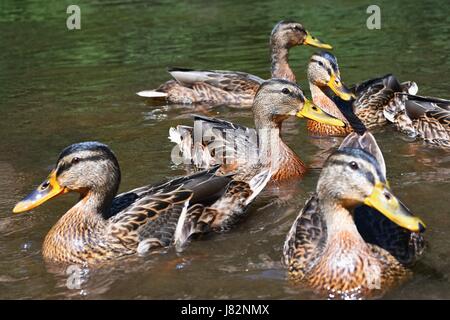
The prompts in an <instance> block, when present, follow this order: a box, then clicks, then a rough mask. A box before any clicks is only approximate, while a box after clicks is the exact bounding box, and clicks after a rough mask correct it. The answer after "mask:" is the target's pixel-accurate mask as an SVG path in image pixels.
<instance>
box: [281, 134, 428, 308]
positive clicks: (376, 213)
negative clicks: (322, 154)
mask: <svg viewBox="0 0 450 320" xmlns="http://www.w3.org/2000/svg"><path fill="white" fill-rule="evenodd" d="M424 230H425V224H424V223H423V222H422V220H420V219H419V218H418V217H415V216H413V215H412V214H411V212H410V211H409V209H408V208H406V207H405V206H404V205H403V204H402V203H401V202H400V201H399V200H398V199H397V197H396V196H395V195H394V194H393V193H392V191H391V190H390V188H389V186H388V182H387V180H386V168H385V165H384V159H383V155H382V153H381V151H380V149H379V148H378V146H377V144H376V141H375V139H374V138H373V136H372V135H371V134H370V133H369V132H365V133H364V134H362V135H358V134H357V133H351V134H350V135H349V136H347V137H346V138H345V139H344V141H343V142H342V144H341V146H340V147H339V149H338V150H337V151H336V152H334V153H333V154H332V155H331V156H330V157H329V158H328V160H327V161H326V163H325V165H324V168H323V170H322V172H321V174H320V176H319V180H318V182H317V188H316V191H315V192H314V194H313V195H312V196H311V197H310V198H309V199H308V200H307V202H306V204H305V206H304V208H303V209H302V210H301V211H300V213H299V215H298V217H297V218H296V220H295V222H294V224H293V225H292V227H291V229H290V231H289V233H288V235H287V238H286V241H285V244H284V247H283V256H284V263H285V264H286V266H287V268H288V273H289V278H290V279H291V280H292V281H293V282H294V283H296V284H299V285H304V286H307V287H310V288H312V289H314V290H316V291H317V292H318V293H320V294H325V295H327V297H328V298H337V299H359V298H368V297H374V296H378V295H381V294H383V293H384V292H385V291H386V290H388V289H389V288H392V287H393V286H394V285H396V284H398V283H400V282H401V281H403V280H405V279H406V278H407V277H408V276H409V275H410V274H411V270H410V267H411V266H412V265H413V264H414V263H415V262H416V260H417V259H418V258H419V257H420V256H421V255H422V253H423V251H424V239H423V236H422V234H421V233H422V232H423V231H424Z"/></svg>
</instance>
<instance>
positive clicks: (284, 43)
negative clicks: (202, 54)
mask: <svg viewBox="0 0 450 320" xmlns="http://www.w3.org/2000/svg"><path fill="white" fill-rule="evenodd" d="M299 45H309V46H313V47H318V48H324V49H331V48H332V47H331V46H330V45H328V44H325V43H322V42H321V41H320V40H318V39H317V38H315V37H313V36H312V35H311V34H310V33H309V32H308V31H306V30H305V28H304V27H303V25H302V24H301V23H298V22H295V21H290V20H289V21H280V22H278V23H277V24H276V25H275V27H274V28H273V30H272V33H271V35H270V51H271V62H272V63H271V78H281V79H286V80H289V81H292V82H296V78H295V74H294V73H293V71H292V70H291V68H290V66H289V61H288V58H289V49H291V48H292V47H294V46H299ZM168 72H169V73H170V75H171V76H172V77H173V79H172V80H169V81H167V82H166V83H164V84H162V85H161V86H160V87H159V88H157V89H156V90H146V91H141V92H138V93H137V94H138V95H139V96H142V97H148V98H165V99H166V100H167V101H168V102H171V103H179V104H193V103H207V104H216V105H217V104H228V105H242V106H251V105H252V103H253V98H254V96H255V94H256V92H257V90H258V87H259V86H260V84H261V83H262V82H263V81H264V80H263V79H261V78H260V77H258V76H255V75H252V74H249V73H245V72H240V71H225V70H193V69H187V68H169V69H168Z"/></svg>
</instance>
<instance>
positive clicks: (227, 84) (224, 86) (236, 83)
mask: <svg viewBox="0 0 450 320" xmlns="http://www.w3.org/2000/svg"><path fill="white" fill-rule="evenodd" d="M168 72H169V73H170V75H171V76H172V77H173V78H174V79H175V80H177V81H178V82H179V83H180V84H182V85H185V86H188V87H192V86H193V85H195V84H198V83H206V84H208V85H211V86H213V87H216V88H219V89H221V90H224V91H228V92H235V93H247V94H253V95H254V94H256V91H257V90H258V88H259V86H260V85H261V83H262V82H263V81H264V80H263V79H261V78H260V77H257V76H254V75H252V74H249V73H245V72H239V71H227V70H194V69H187V68H169V69H168Z"/></svg>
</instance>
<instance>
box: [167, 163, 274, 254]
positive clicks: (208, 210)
mask: <svg viewBox="0 0 450 320" xmlns="http://www.w3.org/2000/svg"><path fill="white" fill-rule="evenodd" d="M270 177H271V171H270V170H267V169H261V168H258V167H254V168H253V170H252V171H248V172H246V174H242V173H240V174H239V176H237V175H236V176H233V181H232V182H230V184H229V185H228V187H227V188H226V191H225V192H224V193H223V195H222V196H221V197H220V198H218V199H217V201H215V202H214V203H212V204H210V205H205V203H200V202H198V203H196V204H195V205H193V206H191V207H190V208H189V209H188V210H187V212H186V214H184V215H182V217H181V218H180V223H179V227H180V228H179V229H178V230H177V232H176V233H175V239H174V243H175V246H176V248H177V250H179V251H181V250H182V249H183V248H184V247H185V245H186V244H187V242H188V241H189V239H190V238H191V237H192V236H193V235H199V234H204V233H209V232H224V231H228V230H229V229H230V228H231V227H232V226H234V225H235V223H236V222H237V221H239V220H240V219H241V218H242V217H243V215H244V214H245V213H246V211H247V207H248V206H249V205H250V204H251V203H252V202H253V200H254V199H255V198H256V197H257V196H258V195H259V194H260V193H261V191H262V190H263V189H264V187H265V186H266V184H267V182H268V181H269V180H270Z"/></svg>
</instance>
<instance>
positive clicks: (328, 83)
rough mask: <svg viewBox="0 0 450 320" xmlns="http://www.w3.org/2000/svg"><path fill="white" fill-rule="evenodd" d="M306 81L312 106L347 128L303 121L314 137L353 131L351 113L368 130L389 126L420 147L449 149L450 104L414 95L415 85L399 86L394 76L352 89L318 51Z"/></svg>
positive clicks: (334, 61)
mask: <svg viewBox="0 0 450 320" xmlns="http://www.w3.org/2000/svg"><path fill="white" fill-rule="evenodd" d="M308 80H309V83H310V89H311V95H312V99H313V101H314V103H315V104H317V105H318V106H320V107H321V108H323V109H324V110H325V111H326V112H328V113H330V114H332V115H333V116H336V117H337V118H339V119H341V120H343V121H344V122H345V123H346V126H345V127H331V126H328V125H325V124H322V123H318V122H315V121H311V120H310V121H308V130H309V131H310V132H311V133H313V134H316V135H338V136H345V135H347V134H348V133H350V132H351V131H352V130H353V129H354V128H353V127H352V125H349V122H348V121H345V116H344V115H343V113H344V112H346V111H345V109H346V110H347V111H349V110H350V109H353V112H354V113H355V114H356V116H357V117H358V118H359V119H360V120H361V121H362V122H363V123H364V125H365V126H366V127H367V128H375V127H378V126H383V125H386V124H393V126H394V127H395V128H397V129H398V130H399V131H401V132H403V133H405V134H407V135H408V136H410V137H414V138H418V139H423V140H424V141H425V142H427V143H430V144H434V145H438V146H442V147H449V146H450V101H449V100H445V99H439V98H434V97H423V96H417V95H415V94H416V93H417V90H418V87H417V85H416V84H415V83H414V82H411V81H408V82H403V83H400V82H399V81H398V80H397V78H396V77H395V76H393V75H386V76H383V77H380V78H375V79H371V80H368V81H365V82H362V83H361V84H357V85H355V86H353V87H351V88H347V87H346V86H345V84H344V83H343V82H342V80H341V77H340V72H339V67H338V64H337V59H336V57H335V56H333V55H332V54H331V53H328V52H320V53H317V54H314V55H313V56H312V57H311V60H310V63H309V65H308Z"/></svg>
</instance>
